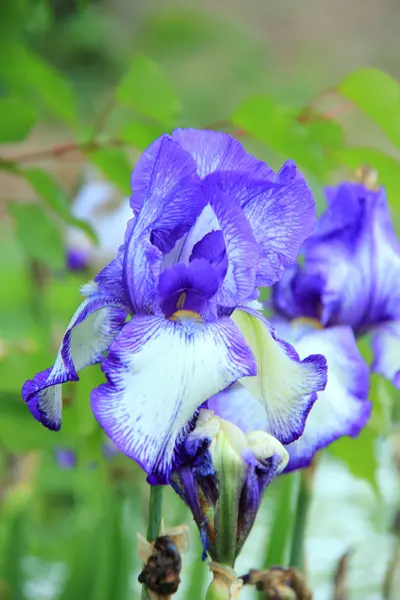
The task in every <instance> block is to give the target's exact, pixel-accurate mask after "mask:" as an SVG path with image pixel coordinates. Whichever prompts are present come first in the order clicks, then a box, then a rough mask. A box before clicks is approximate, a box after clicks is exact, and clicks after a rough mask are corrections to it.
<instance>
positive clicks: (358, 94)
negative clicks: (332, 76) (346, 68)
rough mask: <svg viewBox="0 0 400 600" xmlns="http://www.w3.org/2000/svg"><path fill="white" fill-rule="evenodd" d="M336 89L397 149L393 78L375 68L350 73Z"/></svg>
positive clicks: (399, 135) (399, 112)
mask: <svg viewBox="0 0 400 600" xmlns="http://www.w3.org/2000/svg"><path fill="white" fill-rule="evenodd" d="M338 90H339V92H340V93H341V94H342V95H343V96H345V97H346V98H348V99H349V100H351V101H352V102H354V104H356V105H357V106H358V107H359V108H360V109H361V110H362V111H363V112H364V113H365V114H367V115H368V116H369V117H370V118H371V119H372V120H373V121H374V122H375V123H376V124H377V125H379V127H381V129H383V131H384V132H385V133H386V135H387V136H388V137H389V138H390V139H391V140H392V142H394V143H395V144H396V145H397V146H398V147H400V84H399V82H398V81H397V80H396V79H394V78H393V77H391V76H390V75H388V74H387V73H384V72H383V71H379V70H378V69H371V68H366V69H359V70H358V71H354V72H353V73H350V75H348V76H347V77H346V78H345V79H344V80H343V81H342V82H341V83H340V84H339V86H338Z"/></svg>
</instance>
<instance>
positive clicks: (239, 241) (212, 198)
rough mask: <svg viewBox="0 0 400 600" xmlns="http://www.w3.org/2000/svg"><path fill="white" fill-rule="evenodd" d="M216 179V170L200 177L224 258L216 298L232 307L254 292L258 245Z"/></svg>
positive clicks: (238, 207)
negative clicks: (225, 267) (224, 270)
mask: <svg viewBox="0 0 400 600" xmlns="http://www.w3.org/2000/svg"><path fill="white" fill-rule="evenodd" d="M219 182H220V175H219V174H218V173H215V174H213V175H209V176H208V177H207V178H206V179H205V180H204V190H205V193H206V197H207V200H208V202H209V204H210V206H211V208H212V210H213V212H214V214H215V216H216V218H217V221H218V224H219V227H220V229H221V231H222V233H223V236H224V240H225V247H226V253H227V258H228V270H227V273H226V275H225V278H224V280H223V283H222V285H221V287H220V289H219V291H218V295H217V301H218V304H221V305H222V306H229V307H236V306H239V305H240V304H242V303H244V302H246V301H247V300H248V299H249V298H251V297H252V295H253V294H254V290H255V287H256V286H255V278H256V271H257V267H258V253H259V248H258V244H257V242H256V240H255V239H254V236H253V232H252V230H251V227H250V224H249V222H248V221H247V219H246V217H245V216H244V214H243V211H242V209H241V208H240V206H239V205H238V204H236V203H234V202H232V199H231V198H230V196H228V195H227V194H225V193H224V192H222V191H221V189H220V186H219Z"/></svg>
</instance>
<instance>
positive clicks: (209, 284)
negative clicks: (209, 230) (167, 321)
mask: <svg viewBox="0 0 400 600" xmlns="http://www.w3.org/2000/svg"><path fill="white" fill-rule="evenodd" d="M217 290H218V276H217V274H216V272H215V270H214V269H213V267H212V266H211V265H210V263H208V262H207V261H206V260H205V259H204V258H200V259H195V260H193V261H192V262H191V263H190V264H189V265H188V266H186V265H184V264H182V263H178V264H177V265H174V266H173V267H171V268H170V269H166V270H165V271H164V272H163V273H161V275H160V279H159V282H158V295H159V298H160V304H161V308H162V310H163V312H164V315H165V316H166V317H167V318H170V317H171V316H172V315H173V314H174V313H175V312H177V311H180V310H188V311H192V312H195V313H197V314H199V315H204V312H205V310H206V307H207V305H208V301H209V300H210V298H212V297H213V296H214V295H215V293H216V292H217Z"/></svg>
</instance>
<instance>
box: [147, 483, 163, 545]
mask: <svg viewBox="0 0 400 600" xmlns="http://www.w3.org/2000/svg"><path fill="white" fill-rule="evenodd" d="M163 492H164V488H163V486H162V485H152V486H150V502H149V520H148V525H147V541H149V542H154V540H155V539H156V538H158V536H159V535H160V531H161V520H162V501H163Z"/></svg>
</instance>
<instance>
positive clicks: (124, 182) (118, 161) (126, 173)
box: [89, 148, 132, 194]
mask: <svg viewBox="0 0 400 600" xmlns="http://www.w3.org/2000/svg"><path fill="white" fill-rule="evenodd" d="M89 158H90V160H91V161H92V162H93V164H95V165H96V166H97V167H99V168H100V169H101V170H102V171H103V173H104V175H105V176H106V177H107V178H108V179H109V180H110V181H112V182H113V183H116V184H117V185H118V187H119V188H120V190H121V191H122V192H123V193H124V194H129V193H130V179H131V173H132V165H131V163H130V161H129V158H128V156H127V154H126V152H125V151H124V150H122V148H101V149H100V150H94V151H92V152H90V153H89Z"/></svg>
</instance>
